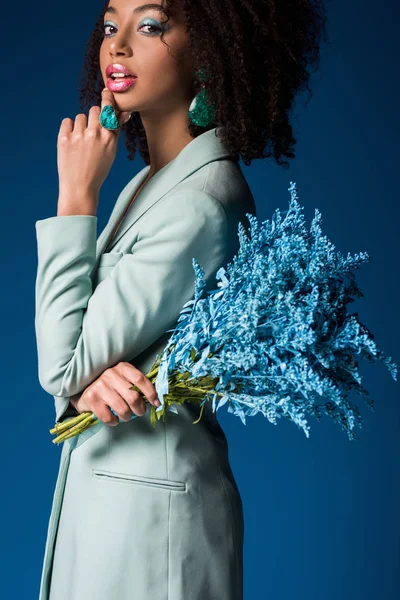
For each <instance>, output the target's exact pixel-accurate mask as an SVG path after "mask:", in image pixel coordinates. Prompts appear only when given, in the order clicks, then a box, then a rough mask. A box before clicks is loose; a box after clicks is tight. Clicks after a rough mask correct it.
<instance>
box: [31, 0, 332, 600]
mask: <svg viewBox="0 0 400 600" xmlns="http://www.w3.org/2000/svg"><path fill="white" fill-rule="evenodd" d="M323 26H324V18H323V9H322V6H321V5H320V3H319V2H316V1H314V2H311V1H310V2H307V1H306V2H304V1H302V2H300V1H292V2H290V1H286V0H285V2H278V1H275V2H274V1H268V2H267V1H260V0H229V1H228V0H225V1H224V0H218V2H211V1H210V0H198V1H197V2H192V1H191V0H181V1H180V2H177V1H176V0H175V1H173V2H172V1H166V2H163V3H162V4H160V5H158V7H157V6H155V5H152V7H150V6H149V5H142V1H141V0H113V3H112V6H111V5H109V3H108V2H107V3H106V6H105V7H104V9H103V11H102V14H101V16H100V18H99V19H98V21H97V23H96V26H95V29H94V32H93V34H92V36H91V39H90V42H89V46H88V50H87V58H86V64H85V66H86V70H87V74H86V78H85V79H84V81H83V83H82V95H81V99H82V100H83V101H85V102H86V103H87V105H91V108H90V110H89V115H88V117H86V115H84V114H79V115H77V117H76V119H75V122H74V121H72V120H71V119H64V120H63V121H62V123H61V126H60V132H59V137H58V171H59V179H60V186H59V190H60V193H59V198H58V211H57V216H55V217H50V218H48V219H42V220H40V221H37V222H36V232H37V242H38V273H37V279H36V316H35V327H36V335H37V346H38V358H39V379H40V383H41V385H42V387H43V388H44V389H45V390H46V391H48V392H49V393H50V394H52V395H53V396H54V401H55V407H56V419H57V421H61V420H63V419H66V418H69V417H70V416H72V415H74V414H77V413H80V412H83V411H87V410H90V411H92V412H93V413H94V414H95V415H96V416H97V417H98V418H99V419H100V420H101V421H103V422H104V424H105V426H103V427H102V428H100V429H99V430H98V431H97V432H96V433H95V434H93V435H88V436H87V437H83V434H81V436H78V437H79V438H80V442H78V444H77V438H76V437H75V438H72V439H70V440H67V441H66V442H64V444H63V449H62V454H61V462H60V470H59V473H58V478H57V483H56V489H55V493H54V499H53V506H52V512H51V516H50V521H49V528H48V536H47V541H46V550H45V557H44V564H43V572H42V579H41V586H40V600H82V599H83V598H93V600H106V599H107V600H109V599H113V600H128V599H129V600H132V599H133V598H134V599H135V600H150V599H151V600H164V599H165V600H166V599H167V598H169V599H170V600H242V598H243V562H242V561H243V534H244V525H243V507H242V502H241V497H240V493H239V490H238V487H237V485H236V481H235V478H234V476H233V473H232V470H231V468H230V464H229V457H228V446H227V440H226V437H225V435H224V433H223V431H222V429H221V427H220V425H219V423H218V421H217V419H216V415H215V414H214V413H213V412H212V409H211V407H210V404H209V403H207V404H206V405H205V410H204V412H203V415H202V418H201V420H200V421H199V423H197V424H196V425H193V421H195V420H196V417H197V416H198V414H199V410H198V409H197V408H196V407H195V406H192V405H190V404H189V403H187V404H185V405H183V406H179V409H178V413H177V414H175V413H172V412H168V414H167V418H166V421H165V422H163V421H162V420H161V421H157V423H156V426H155V428H153V427H152V425H151V423H150V420H149V414H148V412H145V411H146V407H145V403H144V399H143V395H144V396H146V398H147V399H148V401H149V403H151V404H155V403H156V392H155V388H154V386H153V384H152V383H151V382H150V380H149V379H148V378H147V377H145V374H146V373H148V371H149V369H150V367H151V365H152V364H153V361H154V359H155V358H156V356H157V354H158V353H160V352H161V351H162V350H163V348H164V347H165V344H166V342H167V340H168V338H169V335H170V332H168V331H167V330H170V329H172V328H173V327H174V326H175V324H176V321H177V318H178V316H179V312H180V310H181V309H182V307H183V305H184V304H185V303H186V302H187V301H188V300H190V299H191V298H192V297H193V294H194V281H195V277H194V270H193V266H192V258H193V257H195V258H196V259H197V260H198V262H199V264H200V266H201V267H202V268H203V269H204V271H205V279H206V282H207V286H208V288H209V289H212V288H214V287H215V278H214V276H215V274H216V272H217V270H218V269H219V268H220V267H221V266H223V265H226V264H227V263H228V262H229V261H230V260H231V259H232V257H233V256H234V255H235V254H236V252H237V250H238V235H237V233H238V224H239V222H242V223H243V225H245V226H246V221H247V219H246V213H251V214H255V206H254V201H253V196H252V194H251V191H250V189H249V186H248V185H247V182H246V180H245V178H244V176H243V174H242V172H241V169H240V166H239V163H238V161H239V158H240V157H241V158H242V159H243V161H244V162H245V164H250V163H251V160H252V159H253V158H263V157H268V156H271V155H273V156H274V158H275V160H276V161H277V162H278V164H285V162H281V157H282V156H286V157H293V156H294V154H293V150H292V146H293V144H294V142H295V139H294V137H293V135H292V129H291V125H290V123H289V116H288V115H289V111H290V109H291V106H292V102H293V98H294V95H295V92H297V91H298V90H300V89H301V88H302V87H303V86H304V85H306V84H307V81H308V77H309V75H308V72H307V70H306V66H307V64H308V63H312V62H316V61H317V59H318V50H319V46H318V41H319V40H318V38H319V35H320V33H321V32H322V31H323ZM124 69H125V70H126V71H127V73H128V74H130V75H134V76H135V77H133V78H132V77H127V78H126V79H124V80H118V81H113V79H112V78H114V77H115V75H113V76H112V77H111V75H110V73H111V72H116V71H123V70H124ZM98 79H100V82H99V83H98V81H97V80H98ZM104 85H105V86H106V88H107V89H105V90H104V91H102V88H103V87H104ZM194 98H195V99H196V102H195V103H194V102H192V100H193V99H194ZM110 106H111V107H112V109H114V114H113V112H112V109H110V108H109V107H110ZM105 107H106V108H105ZM107 107H108V108H107ZM100 109H101V112H100ZM113 116H114V117H116V118H117V129H113V127H115V118H114V122H113ZM126 118H128V120H127V121H126ZM121 129H123V130H124V132H125V136H126V138H125V143H126V147H127V149H128V150H129V151H130V154H129V158H130V159H133V158H134V156H135V153H136V148H137V147H138V148H139V152H140V155H141V157H142V158H143V160H144V162H145V164H146V166H145V167H144V169H142V170H141V171H139V173H138V174H137V175H136V176H135V177H133V179H132V180H131V181H129V182H128V184H127V185H126V186H125V187H124V188H123V190H122V192H121V193H120V195H119V196H118V198H117V201H116V203H115V206H114V209H113V211H112V214H111V217H110V220H109V222H108V224H107V226H106V228H105V229H104V231H103V232H102V234H101V235H100V237H99V239H98V240H97V241H96V225H97V217H96V212H97V204H98V194H99V190H100V187H101V185H102V183H103V182H104V180H105V178H106V177H107V174H108V172H109V170H110V168H111V166H112V163H113V161H114V159H115V154H116V148H117V141H118V136H119V132H120V130H121ZM266 142H268V143H270V144H271V150H270V151H269V152H268V153H266V154H265V153H264V147H265V143H266ZM132 384H135V385H136V386H137V387H138V388H139V389H140V391H141V393H138V392H136V391H134V390H132V389H130V387H131V386H132ZM110 408H112V409H113V410H114V411H115V412H116V413H117V414H118V417H116V416H115V415H114V414H113V413H112V412H111V410H110ZM134 414H136V415H137V416H140V418H136V419H132V420H131V417H132V416H133V415H134ZM88 431H90V430H88ZM85 433H86V432H85ZM82 441H83V443H82Z"/></svg>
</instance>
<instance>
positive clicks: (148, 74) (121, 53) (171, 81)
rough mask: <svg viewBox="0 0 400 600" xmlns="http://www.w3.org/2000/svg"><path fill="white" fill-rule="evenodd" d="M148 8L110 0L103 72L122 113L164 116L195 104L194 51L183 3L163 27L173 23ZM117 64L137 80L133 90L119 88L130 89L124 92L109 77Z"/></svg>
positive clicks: (139, 2) (138, 1)
mask: <svg viewBox="0 0 400 600" xmlns="http://www.w3.org/2000/svg"><path fill="white" fill-rule="evenodd" d="M157 2H160V0H157ZM143 5H145V0H110V3H109V4H108V9H107V12H106V13H105V15H104V38H103V41H102V44H101V48H100V69H101V74H102V77H103V81H104V86H107V87H108V88H109V89H111V91H112V92H113V95H114V99H115V103H116V108H117V109H118V110H121V111H130V112H132V111H139V112H140V113H141V117H143V116H150V115H151V116H155V115H160V116H162V115H163V114H167V113H168V112H170V111H173V110H174V109H176V107H177V106H181V105H182V103H185V104H187V105H189V104H190V102H191V100H192V77H193V70H192V62H191V51H190V48H189V45H188V36H187V33H186V29H185V23H184V20H183V16H182V14H181V12H180V9H179V4H178V3H175V7H174V11H175V12H174V13H173V15H172V17H171V18H170V19H169V21H168V22H167V23H163V21H166V19H167V17H166V15H165V14H164V13H163V12H161V11H160V10H157V8H143ZM162 31H164V32H165V33H164V36H163V37H164V42H163V41H162V40H161V38H160V35H161V33H162ZM166 44H168V46H170V49H169V48H168V46H167V45H166ZM115 63H118V64H120V65H123V66H124V67H126V68H127V69H128V71H129V72H130V73H133V74H135V75H136V76H137V78H136V79H134V82H133V84H132V85H130V86H127V85H125V84H123V83H121V84H118V85H124V87H125V89H121V90H119V91H117V84H114V86H115V87H113V83H111V79H110V78H109V77H107V74H106V69H107V67H108V66H109V65H111V64H115ZM119 81H122V82H126V83H128V80H125V79H123V80H120V79H118V80H117V82H119ZM129 81H132V80H129ZM107 82H108V83H107Z"/></svg>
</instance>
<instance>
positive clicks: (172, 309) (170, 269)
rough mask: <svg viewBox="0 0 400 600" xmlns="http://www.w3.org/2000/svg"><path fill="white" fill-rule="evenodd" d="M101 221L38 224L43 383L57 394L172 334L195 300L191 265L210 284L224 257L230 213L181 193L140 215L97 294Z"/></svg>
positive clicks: (210, 200)
mask: <svg viewBox="0 0 400 600" xmlns="http://www.w3.org/2000/svg"><path fill="white" fill-rule="evenodd" d="M96 221H97V217H95V216H93V215H79V216H78V215H71V216H61V217H50V218H48V219H43V220H41V221H37V222H36V231H37V241H38V272H37V278H36V315H35V330H36V339H37V349H38V363H39V381H40V384H41V386H42V387H43V389H45V390H46V391H47V392H48V393H49V394H52V395H53V396H71V395H74V394H77V393H79V392H82V391H83V390H84V389H85V388H86V387H87V386H88V385H89V384H91V383H92V382H93V381H94V380H95V379H97V378H98V377H99V376H100V375H101V374H102V373H103V372H104V371H105V369H107V368H109V367H112V366H114V365H116V364H117V363H118V362H120V361H127V362H129V361H131V360H132V359H133V358H134V357H135V356H137V355H139V354H140V353H141V352H142V351H143V350H144V349H146V348H147V347H148V346H149V345H151V344H152V343H153V342H154V341H155V340H157V339H158V338H159V337H160V336H161V335H162V334H163V333H165V332H166V330H167V329H170V328H172V327H174V326H175V324H176V320H177V318H178V315H179V312H180V310H181V309H182V307H183V305H184V304H185V302H187V301H188V300H190V299H191V298H192V297H193V295H194V286H195V274H194V271H193V266H192V258H193V257H195V258H196V259H197V260H198V262H199V264H200V266H201V267H202V268H203V269H204V271H205V278H206V280H208V279H210V278H211V277H212V278H213V277H214V275H215V273H216V272H217V270H218V268H219V267H220V266H221V265H222V264H224V261H225V257H226V252H227V248H228V243H229V239H228V235H227V219H226V214H225V211H224V208H223V207H222V205H221V204H220V203H219V202H218V201H217V200H216V199H215V198H214V197H213V196H211V195H209V194H207V193H206V192H203V191H196V190H190V191H188V190H182V191H180V192H176V193H175V194H174V193H172V194H171V195H170V196H169V197H168V196H166V197H165V198H163V199H161V200H160V201H159V202H157V203H156V204H154V205H153V206H152V207H151V209H149V210H148V211H147V213H145V214H144V215H143V216H142V218H141V220H140V225H141V229H140V234H139V236H138V240H137V241H136V243H135V244H134V245H133V247H132V249H131V253H129V254H126V255H124V256H123V257H122V258H121V260H120V261H119V263H118V264H117V265H116V266H115V267H114V268H113V270H112V271H111V273H110V275H109V276H108V277H107V278H106V279H105V280H103V281H102V282H101V283H100V284H99V285H98V286H97V288H96V289H95V291H94V292H93V290H92V282H91V279H90V274H91V271H92V268H93V265H94V262H95V257H96Z"/></svg>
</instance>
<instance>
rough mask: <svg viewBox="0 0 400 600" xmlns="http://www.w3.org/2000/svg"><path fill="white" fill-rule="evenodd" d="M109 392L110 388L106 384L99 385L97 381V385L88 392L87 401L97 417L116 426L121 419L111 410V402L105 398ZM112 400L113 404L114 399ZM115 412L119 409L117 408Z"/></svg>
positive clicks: (107, 423)
mask: <svg viewBox="0 0 400 600" xmlns="http://www.w3.org/2000/svg"><path fill="white" fill-rule="evenodd" d="M98 381H100V380H98ZM108 392H109V390H107V389H106V388H105V386H104V385H98V384H97V382H96V386H95V387H93V388H91V389H90V390H89V391H88V392H87V400H86V401H87V404H88V406H90V410H91V411H92V413H93V414H94V415H95V417H97V419H99V420H100V421H102V422H103V423H105V424H106V425H110V426H115V425H118V424H119V419H118V417H116V416H115V415H114V414H113V413H112V412H111V410H110V404H108V402H106V401H105V400H104V397H106V396H107V397H108ZM110 402H111V404H112V403H113V400H111V401H110ZM111 408H112V409H113V410H115V408H114V407H113V406H111ZM115 412H118V411H116V410H115Z"/></svg>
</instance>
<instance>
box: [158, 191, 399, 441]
mask: <svg viewBox="0 0 400 600" xmlns="http://www.w3.org/2000/svg"><path fill="white" fill-rule="evenodd" d="M289 191H290V193H291V200H290V202H289V210H288V211H286V213H285V214H286V216H285V217H284V218H282V216H281V213H280V211H279V209H277V210H276V211H275V213H274V215H273V217H272V219H271V222H270V221H268V220H267V221H264V222H262V223H261V224H259V223H258V221H257V218H256V217H254V216H253V215H250V214H247V215H246V216H247V218H248V219H249V222H250V229H249V236H248V235H247V234H246V231H245V228H244V227H243V225H242V223H239V228H238V235H239V241H240V248H239V251H238V253H237V255H236V256H235V257H234V259H233V261H232V262H231V263H229V265H227V268H226V269H225V268H223V267H222V268H221V269H219V271H218V272H217V274H216V279H217V280H218V281H219V282H218V284H217V286H218V289H215V290H213V291H209V292H208V293H207V296H208V297H204V289H205V287H206V283H205V281H204V271H203V270H202V269H201V267H200V266H199V264H198V263H197V261H196V259H193V268H194V271H195V276H196V285H195V294H194V299H193V300H191V301H189V302H187V303H186V304H185V306H184V307H183V309H182V311H181V313H180V316H179V319H178V322H177V325H176V327H175V329H174V330H170V331H172V332H173V333H172V335H171V337H170V339H169V341H168V344H167V346H166V348H165V350H164V352H163V354H162V355H161V356H160V357H158V360H159V370H158V375H157V378H156V380H155V387H156V390H157V393H158V395H159V398H160V400H161V403H162V405H161V406H160V407H159V409H157V411H160V410H163V408H164V406H163V403H164V395H167V394H168V392H169V388H168V385H169V382H168V379H169V377H171V375H173V374H174V373H175V374H176V373H180V374H186V375H187V378H186V379H185V384H186V385H190V384H192V385H194V386H195V385H196V382H198V381H201V380H202V379H201V378H203V379H204V378H207V380H208V381H209V380H210V379H214V380H215V381H216V382H217V383H216V385H215V386H213V387H212V389H210V390H209V391H208V392H207V393H206V394H205V396H204V399H203V401H202V404H204V403H205V402H206V401H208V400H212V405H213V411H214V412H215V410H218V409H219V408H220V407H221V406H223V405H224V404H227V406H228V411H229V412H231V413H233V414H235V415H237V416H239V417H240V418H241V420H242V422H243V423H244V424H246V417H247V416H253V415H255V414H257V413H258V412H261V413H262V414H263V415H264V416H265V417H267V419H268V420H269V421H270V422H271V423H273V424H276V423H277V418H280V417H281V416H283V417H285V418H287V419H289V420H291V421H293V422H294V423H295V424H296V425H297V426H298V427H301V428H302V429H303V430H304V432H305V434H306V436H307V437H309V430H310V427H309V425H308V423H307V420H306V415H308V414H310V415H313V416H315V417H316V418H317V420H318V421H319V420H320V418H321V414H322V413H325V414H327V415H329V416H330V417H332V418H333V419H334V421H336V422H337V423H339V424H340V425H341V426H342V428H343V429H345V430H346V431H347V433H348V436H349V439H354V437H355V433H354V428H355V425H356V424H357V425H359V426H360V427H362V421H363V418H362V417H361V415H360V412H359V409H358V407H357V406H356V405H355V404H353V403H352V402H350V400H349V399H348V395H349V393H350V392H351V391H355V392H357V393H359V394H361V395H362V396H363V397H364V399H365V401H366V403H367V405H368V406H369V407H370V408H371V409H373V405H374V401H373V400H372V399H370V398H369V394H368V391H367V390H366V389H364V387H363V386H362V385H361V376H360V373H359V364H358V360H357V357H358V356H359V357H361V356H363V357H364V358H366V359H367V360H368V361H370V362H373V361H377V360H381V361H382V362H383V363H384V364H385V365H386V367H387V368H388V369H389V371H390V373H391V375H392V377H393V379H394V380H397V365H396V364H395V363H394V362H393V361H392V360H391V358H390V357H389V358H386V357H385V355H384V354H383V352H382V351H381V350H380V349H379V348H378V346H377V344H376V342H375V341H374V336H373V334H372V333H371V332H370V331H369V330H368V329H367V327H366V326H365V325H363V324H362V323H361V322H360V321H359V319H358V315H357V313H355V314H349V313H348V312H346V305H347V304H348V303H350V302H353V300H354V297H361V296H363V293H362V291H361V289H360V288H359V287H358V285H357V284H356V282H355V276H354V273H353V272H351V270H352V269H358V268H359V266H360V264H361V263H363V262H369V261H370V258H369V256H368V254H367V253H365V252H360V253H359V254H355V255H354V256H353V257H352V256H350V254H348V255H347V257H346V258H344V257H343V256H342V255H341V254H340V252H338V251H335V246H333V244H331V242H330V241H329V240H328V239H327V237H326V236H325V235H323V234H322V230H321V214H320V212H319V211H318V209H316V210H315V217H314V219H313V220H312V223H311V227H310V231H309V232H308V231H307V230H306V226H305V222H304V216H303V215H302V212H301V211H302V207H300V205H299V203H298V201H297V192H296V185H295V183H293V182H290V187H289ZM168 408H169V409H170V410H174V411H176V409H175V407H172V406H171V405H169V406H168Z"/></svg>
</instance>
